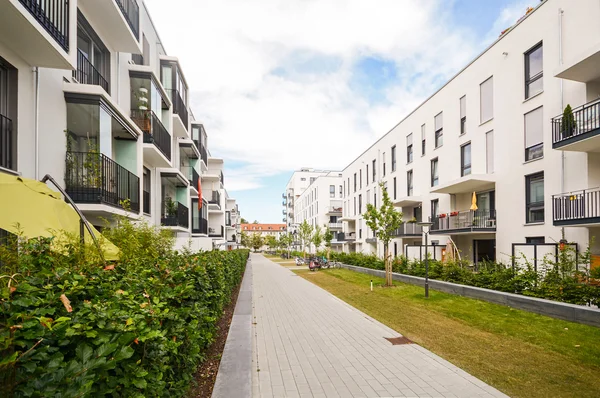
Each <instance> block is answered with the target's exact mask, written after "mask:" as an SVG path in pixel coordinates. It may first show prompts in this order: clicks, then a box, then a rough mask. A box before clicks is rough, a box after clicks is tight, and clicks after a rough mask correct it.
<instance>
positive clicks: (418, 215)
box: [413, 205, 423, 222]
mask: <svg viewBox="0 0 600 398" xmlns="http://www.w3.org/2000/svg"><path fill="white" fill-rule="evenodd" d="M422 213H423V209H422V208H421V206H420V205H419V207H413V217H414V218H415V220H417V222H421V221H423V220H422V218H423V214H422Z"/></svg>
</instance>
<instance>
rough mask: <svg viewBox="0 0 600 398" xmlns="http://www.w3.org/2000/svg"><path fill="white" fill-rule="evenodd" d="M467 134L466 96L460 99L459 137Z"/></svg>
mask: <svg viewBox="0 0 600 398" xmlns="http://www.w3.org/2000/svg"><path fill="white" fill-rule="evenodd" d="M466 132H467V96H466V95H463V96H462V97H461V98H460V135H463V134H466Z"/></svg>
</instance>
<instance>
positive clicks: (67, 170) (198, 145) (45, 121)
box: [0, 0, 237, 250]
mask: <svg viewBox="0 0 600 398" xmlns="http://www.w3.org/2000/svg"><path fill="white" fill-rule="evenodd" d="M0 10H1V11H2V12H0V15H1V16H0V21H1V22H0V170H1V171H2V172H7V173H14V174H19V175H22V176H24V177H28V178H34V179H38V180H39V179H41V178H42V177H43V176H44V175H46V174H49V175H51V176H53V177H54V178H55V179H56V180H57V181H58V182H59V184H60V185H61V186H62V187H63V188H65V190H66V191H67V193H68V194H69V196H71V197H72V199H73V200H74V201H75V202H76V204H77V205H78V207H79V208H80V209H81V210H83V212H84V214H85V216H86V218H87V219H88V220H89V221H90V222H91V223H93V224H94V225H96V226H98V227H102V226H103V225H104V223H105V221H104V220H106V219H108V220H110V219H111V218H112V217H113V216H114V215H116V214H119V215H123V216H127V217H129V218H131V219H135V220H140V219H143V220H146V221H147V222H149V223H151V224H154V225H157V226H161V227H163V228H167V229H169V230H171V231H172V232H173V234H174V236H175V237H176V244H177V247H183V246H188V245H189V246H191V248H192V249H194V250H199V249H205V250H208V249H212V248H214V247H215V244H217V245H220V244H221V243H223V242H227V239H228V236H227V235H226V234H225V233H221V234H220V235H218V236H217V235H216V234H212V233H211V231H212V230H214V231H222V230H223V229H224V228H225V227H226V216H225V212H226V210H227V209H231V208H234V207H235V208H236V209H237V207H236V206H235V200H233V199H229V198H228V197H227V194H226V192H225V187H224V185H223V174H222V172H223V160H222V159H215V158H212V157H211V156H210V152H209V150H208V140H207V134H206V131H205V129H204V126H203V125H202V123H201V122H200V121H197V120H195V118H194V115H193V113H192V111H191V108H190V98H189V92H190V87H189V86H188V83H187V81H186V78H185V74H184V72H183V68H182V66H181V64H180V62H179V60H178V59H177V58H175V57H172V56H169V55H167V53H166V51H165V49H164V48H163V46H162V44H161V40H160V37H159V35H158V32H157V30H156V29H155V26H154V24H153V23H152V20H151V17H150V15H149V14H148V11H147V9H146V7H145V5H144V3H143V2H142V1H141V0H70V1H67V0H50V1H44V2H40V1H29V0H2V1H0ZM215 172H216V173H217V177H218V178H217V180H215V179H214V176H215ZM211 173H212V174H211ZM200 191H203V192H202V194H200ZM214 192H220V193H221V194H222V195H223V199H222V200H221V202H220V203H217V204H215V203H213V199H214V197H213V196H212V195H213V193H214ZM207 195H208V196H207ZM199 201H201V203H200V205H199ZM217 207H218V209H217ZM220 209H222V211H221V210H220ZM219 212H220V213H219ZM213 213H214V215H213ZM219 214H220V215H221V216H219ZM229 238H231V236H229ZM221 240H222V241H223V242H221ZM220 246H223V247H226V245H220Z"/></svg>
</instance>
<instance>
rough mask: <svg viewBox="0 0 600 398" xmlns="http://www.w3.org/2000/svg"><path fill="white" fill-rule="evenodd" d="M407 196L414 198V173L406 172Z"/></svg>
mask: <svg viewBox="0 0 600 398" xmlns="http://www.w3.org/2000/svg"><path fill="white" fill-rule="evenodd" d="M406 196H413V171H412V170H408V171H407V172H406Z"/></svg>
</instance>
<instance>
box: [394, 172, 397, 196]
mask: <svg viewBox="0 0 600 398" xmlns="http://www.w3.org/2000/svg"><path fill="white" fill-rule="evenodd" d="M396 194H397V191H396V177H394V200H396V196H397V195H396Z"/></svg>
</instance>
